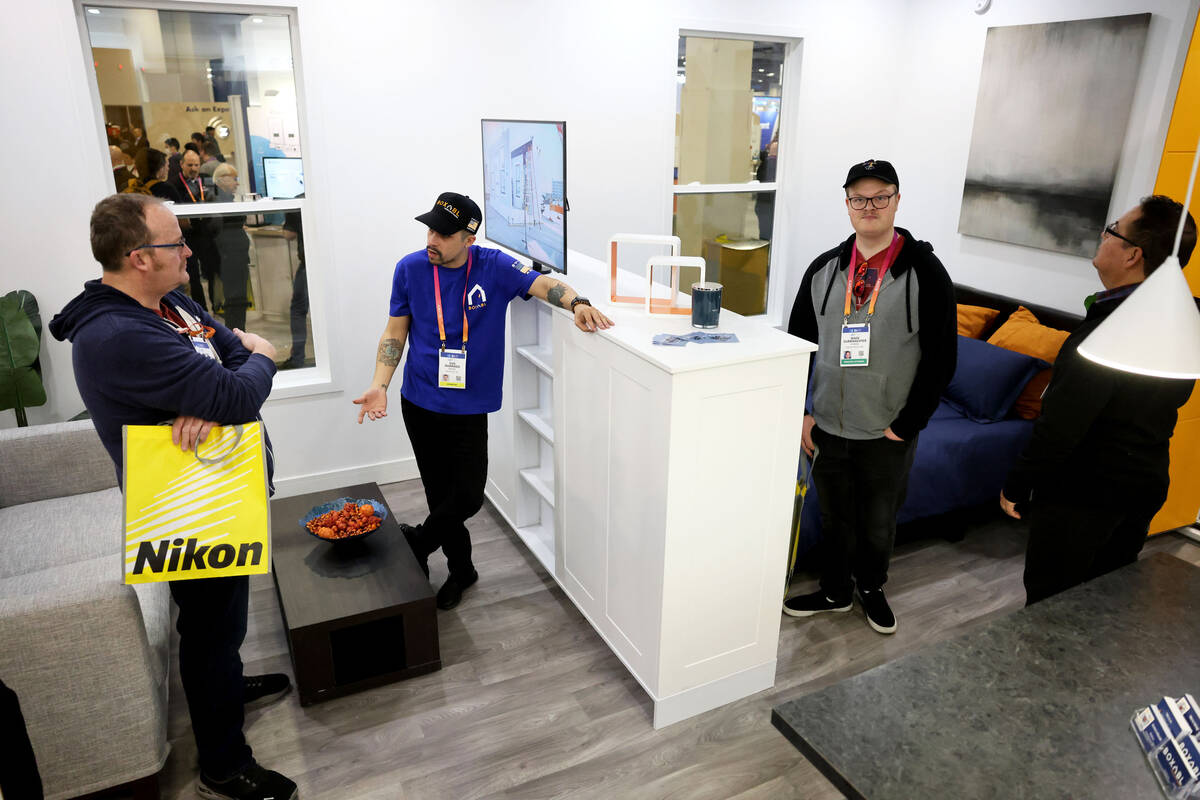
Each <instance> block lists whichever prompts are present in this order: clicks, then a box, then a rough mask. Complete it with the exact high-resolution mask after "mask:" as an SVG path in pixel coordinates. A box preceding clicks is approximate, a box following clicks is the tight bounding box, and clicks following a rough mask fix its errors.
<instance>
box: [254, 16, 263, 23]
mask: <svg viewBox="0 0 1200 800" xmlns="http://www.w3.org/2000/svg"><path fill="white" fill-rule="evenodd" d="M252 22H253V23H254V24H255V25H262V17H255V18H254V19H253V20H252Z"/></svg>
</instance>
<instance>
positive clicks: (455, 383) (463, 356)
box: [438, 350, 467, 389]
mask: <svg viewBox="0 0 1200 800" xmlns="http://www.w3.org/2000/svg"><path fill="white" fill-rule="evenodd" d="M438 388H439V389H465V388H467V351H466V350H439V351H438Z"/></svg>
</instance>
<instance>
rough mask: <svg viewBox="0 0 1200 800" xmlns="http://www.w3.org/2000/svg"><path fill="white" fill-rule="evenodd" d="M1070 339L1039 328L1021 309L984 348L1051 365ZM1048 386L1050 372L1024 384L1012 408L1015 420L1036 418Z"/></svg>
mask: <svg viewBox="0 0 1200 800" xmlns="http://www.w3.org/2000/svg"><path fill="white" fill-rule="evenodd" d="M1070 335H1071V334H1070V332H1068V331H1062V330H1059V329H1058V328H1049V327H1047V326H1045V325H1043V324H1041V323H1040V322H1038V318H1037V317H1036V316H1034V313H1033V312H1032V311H1030V310H1029V309H1028V308H1026V307H1025V306H1021V307H1020V308H1018V309H1017V310H1016V311H1014V312H1013V313H1012V315H1010V316H1009V318H1008V319H1006V320H1005V321H1004V324H1003V325H1001V326H1000V327H999V328H998V329H996V332H995V333H993V334H992V335H991V336H990V337H989V338H988V344H994V345H996V346H997V347H1003V348H1005V349H1006V350H1015V351H1016V352H1018V353H1024V354H1025V355H1027V356H1033V357H1034V358H1040V359H1042V360H1043V361H1049V362H1050V363H1051V364H1053V363H1054V359H1056V358H1058V351H1059V350H1061V349H1062V346H1063V342H1065V341H1066V340H1067V337H1068V336H1070ZM1049 383H1050V370H1048V369H1045V370H1042V371H1041V372H1039V373H1038V374H1037V375H1034V376H1033V378H1032V379H1031V380H1030V381H1029V383H1027V384H1025V389H1024V390H1022V392H1021V395H1020V397H1018V398H1017V402H1016V403H1015V404H1014V405H1013V409H1014V410H1015V411H1016V412H1017V416H1019V417H1020V418H1021V419H1037V418H1038V416H1039V415H1040V414H1041V413H1042V392H1044V391H1046V386H1047V385H1049Z"/></svg>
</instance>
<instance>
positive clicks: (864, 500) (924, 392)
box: [783, 159, 958, 633]
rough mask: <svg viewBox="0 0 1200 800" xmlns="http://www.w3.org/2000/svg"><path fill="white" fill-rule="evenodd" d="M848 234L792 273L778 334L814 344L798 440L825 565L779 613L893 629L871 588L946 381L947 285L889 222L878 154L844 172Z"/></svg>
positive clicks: (888, 186)
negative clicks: (797, 277)
mask: <svg viewBox="0 0 1200 800" xmlns="http://www.w3.org/2000/svg"><path fill="white" fill-rule="evenodd" d="M843 188H844V189H845V190H846V201H845V202H846V211H847V212H848V213H849V215H850V225H851V226H852V227H853V228H854V235H853V236H851V237H850V238H849V239H847V240H846V241H844V242H842V243H841V244H840V245H838V246H837V247H834V248H833V249H831V250H829V251H827V252H825V253H822V254H821V255H819V256H817V258H816V260H815V261H813V262H812V264H811V265H810V266H809V268H808V270H807V271H806V272H805V274H804V279H803V280H802V281H801V283H800V291H799V293H798V294H797V295H796V302H795V305H794V306H793V307H792V315H791V319H790V320H789V322H788V332H789V333H791V334H792V335H794V336H799V337H801V338H803V339H808V340H809V341H812V342H816V343H817V344H818V345H819V346H820V349H819V350H818V351H817V353H816V356H815V357H814V359H813V367H812V378H811V381H810V384H809V406H810V411H809V413H808V414H806V415H805V417H804V439H803V446H804V450H805V452H807V453H808V454H809V455H814V454H815V459H816V460H815V461H814V462H813V471H812V476H813V483H814V485H815V486H816V489H817V499H818V502H819V503H820V506H821V525H822V528H823V530H824V545H825V555H826V558H825V564H824V566H823V569H822V574H821V588H820V590H819V591H817V592H814V593H812V594H806V595H800V596H797V597H793V598H790V599H789V600H787V601H786V602H785V603H784V608H783V610H784V613H786V614H788V615H790V616H794V617H807V616H812V615H813V614H818V613H820V612H822V611H849V610H850V609H851V607H852V606H853V600H854V590H855V587H856V586H857V589H858V597H859V601H860V602H861V603H862V606H863V612H864V613H865V615H866V618H867V622H868V624H870V626H871V627H872V628H873V629H875V630H876V631H878V632H879V633H893V632H895V630H896V617H895V615H894V614H893V613H892V610H891V608H890V607H889V606H888V602H887V599H886V598H885V596H884V593H883V585H884V583H885V582H886V581H887V570H888V563H889V561H890V560H891V556H892V545H893V543H894V542H895V538H896V512H897V511H898V510H899V509H900V506H901V505H902V504H903V502H904V494H905V490H906V488H907V485H908V471H909V468H910V467H911V466H912V461H913V455H914V453H915V451H916V443H917V434H918V433H919V432H920V431H921V429H922V428H924V427H925V424H926V423H927V422H928V421H929V417H930V416H931V415H932V414H933V412H934V410H935V409H936V408H937V404H938V398H939V397H940V396H941V394H942V391H943V390H944V389H945V388H946V386H947V384H949V383H950V378H951V377H952V376H953V375H954V367H955V362H956V358H957V352H958V342H957V325H956V316H957V315H956V308H955V303H954V287H953V285H952V284H951V282H950V276H949V275H947V274H946V269H945V268H944V267H943V266H942V263H941V262H940V261H939V260H938V259H937V256H935V255H934V254H933V247H932V245H930V244H929V243H928V242H923V241H920V240H918V239H917V238H916V237H914V236H913V235H912V234H911V233H909V232H908V231H906V230H904V229H903V228H897V227H895V219H896V210H897V208H898V207H899V205H900V179H899V177H897V175H896V170H895V168H894V167H892V165H891V164H890V163H888V162H887V161H880V160H876V159H870V160H867V161H864V162H862V163H859V164H855V165H854V166H852V167H851V168H850V172H849V174H848V175H847V176H846V182H845V184H843Z"/></svg>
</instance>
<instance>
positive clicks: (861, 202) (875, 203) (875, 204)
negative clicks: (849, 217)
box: [846, 192, 896, 211]
mask: <svg viewBox="0 0 1200 800" xmlns="http://www.w3.org/2000/svg"><path fill="white" fill-rule="evenodd" d="M895 196H896V192H892V193H891V194H877V195H875V196H874V197H859V196H857V195H855V196H854V197H847V198H846V200H847V202H849V203H850V207H851V208H853V209H854V210H855V211H862V210H864V209H865V208H866V207H867V203H870V204H871V207H872V208H887V207H888V205H890V204H891V202H892V198H893V197H895Z"/></svg>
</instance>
